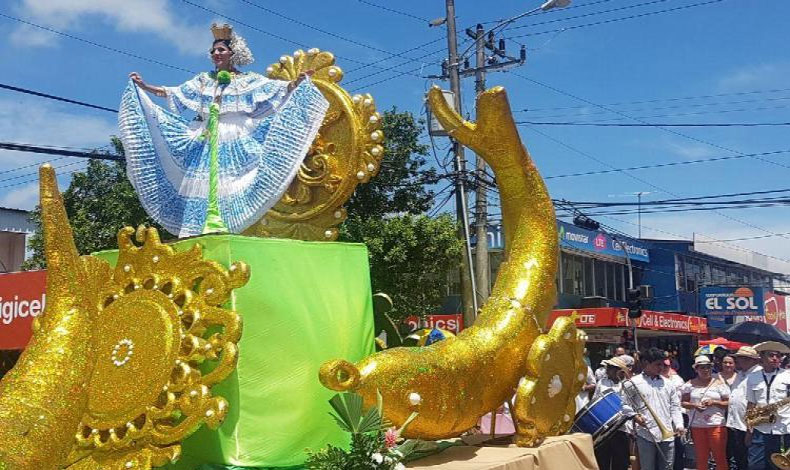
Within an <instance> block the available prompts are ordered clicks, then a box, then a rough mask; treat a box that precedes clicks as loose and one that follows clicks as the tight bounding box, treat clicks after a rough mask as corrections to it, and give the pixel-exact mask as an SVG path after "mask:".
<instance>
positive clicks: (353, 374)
mask: <svg viewBox="0 0 790 470" xmlns="http://www.w3.org/2000/svg"><path fill="white" fill-rule="evenodd" d="M212 30H213V31H214V36H215V42H214V46H212V56H213V58H214V60H215V65H216V64H217V60H218V59H217V58H216V57H218V56H221V54H228V53H227V51H225V50H224V49H228V50H230V51H231V52H230V54H231V55H233V54H234V53H239V52H240V51H242V50H244V49H246V45H244V44H243V40H242V39H240V37H238V36H237V35H235V33H233V32H232V30H231V29H230V27H228V26H227V25H222V26H220V27H217V26H216V25H215V27H213V28H212ZM222 44H225V45H226V46H227V47H226V48H223V47H221V45H222ZM239 57H240V59H241V60H239V61H238V63H239V64H244V63H246V64H249V63H250V62H251V55H250V56H249V57H247V55H246V53H245V54H240V56H239ZM221 58H222V57H220V59H221ZM223 71H225V70H219V71H217V72H216V73H207V74H201V75H199V76H197V77H195V78H194V79H193V80H191V81H190V82H187V83H185V84H184V85H182V86H180V87H172V88H166V87H152V86H150V85H147V84H145V83H144V82H142V79H140V78H139V76H137V77H133V79H132V81H131V82H130V84H129V87H128V88H127V90H126V92H125V93H124V97H123V101H122V112H121V117H120V126H121V134H122V138H123V140H124V145H125V148H126V152H127V169H128V170H127V171H128V173H129V177H130V180H131V181H132V183H133V185H134V186H135V188H136V190H137V191H138V195H139V196H140V199H141V202H142V203H143V206H144V207H145V208H146V210H147V212H148V213H149V215H151V217H152V218H154V219H155V220H157V221H158V222H160V223H161V224H162V226H164V227H165V228H166V229H167V230H168V231H170V232H172V233H174V234H175V235H179V236H181V237H182V238H181V239H179V240H177V241H175V242H173V243H170V244H163V243H161V241H160V239H159V235H158V233H157V231H156V230H154V229H151V228H148V229H145V228H138V229H134V228H124V229H122V230H121V231H120V232H119V234H118V243H119V245H118V250H113V251H107V252H100V253H95V254H93V255H90V256H82V257H80V256H78V253H77V251H76V248H75V245H74V241H73V239H72V232H71V228H70V226H69V222H68V220H67V217H66V211H65V208H64V206H63V203H62V199H61V197H60V193H59V191H58V188H57V181H56V179H55V174H54V170H53V169H52V168H51V167H49V166H44V167H42V168H41V171H40V177H41V178H40V193H41V209H42V221H43V229H44V240H45V252H46V257H47V264H48V270H49V283H48V287H47V298H48V300H49V301H48V304H47V306H46V310H45V313H44V314H43V315H42V316H41V317H40V318H38V319H37V320H36V322H35V324H34V336H33V339H32V341H31V343H30V345H29V346H28V348H27V349H26V350H25V352H24V353H23V355H22V357H21V358H20V360H19V362H18V363H17V365H16V367H15V368H14V369H13V370H12V371H11V372H9V374H8V375H7V376H6V377H4V378H3V380H2V382H0V469H2V470H34V469H35V470H49V469H52V470H54V469H62V468H68V469H72V470H99V469H105V470H123V469H132V468H135V469H138V468H139V469H149V468H152V467H157V466H164V465H174V466H175V467H174V468H179V469H197V468H212V469H216V468H235V467H241V468H270V467H275V468H276V467H290V468H300V466H301V465H302V464H303V463H304V462H305V460H306V459H308V456H310V458H311V459H314V458H315V456H316V455H318V454H320V453H321V452H322V449H324V450H326V451H327V452H329V451H332V452H345V451H344V450H343V449H345V448H347V447H348V445H349V432H350V433H351V434H352V437H353V436H354V435H355V434H354V433H357V434H356V435H357V436H359V435H361V434H364V431H365V430H367V431H370V432H373V434H374V435H375V436H376V439H379V438H381V442H386V443H387V445H388V446H389V448H396V447H395V446H398V448H402V449H403V450H404V451H406V450H407V449H406V447H400V446H406V444H407V443H408V446H410V448H409V450H415V449H423V450H428V452H427V453H434V454H435V455H433V456H430V457H427V458H426V459H424V460H416V461H414V462H411V463H409V464H408V465H409V466H411V467H414V468H420V465H422V463H426V465H428V464H430V465H433V466H432V467H431V468H462V467H459V466H458V465H465V466H464V467H463V468H481V469H482V468H499V467H495V466H492V464H491V462H493V461H494V460H496V459H497V457H496V456H494V454H496V455H499V453H502V452H504V454H503V455H505V454H506V455H505V456H504V457H502V458H503V459H510V460H511V461H514V462H515V461H519V462H523V465H522V464H518V465H521V466H518V467H513V468H533V467H534V465H535V464H536V462H538V464H540V462H541V461H542V462H543V463H542V464H541V465H547V466H549V467H553V466H554V465H566V466H568V468H595V463H594V459H593V458H592V444H591V441H590V439H589V436H567V437H551V436H560V435H562V434H564V433H566V432H567V431H568V430H569V429H570V428H571V425H572V424H573V420H574V413H575V404H574V397H575V395H576V393H577V391H578V390H579V389H580V387H581V385H582V384H583V383H584V380H585V376H586V371H587V366H586V365H585V363H584V362H583V359H582V353H583V348H584V334H583V332H581V331H577V330H576V328H575V326H574V323H573V320H572V319H570V318H563V319H560V320H558V321H556V322H555V323H554V325H553V326H552V328H551V330H550V331H543V330H542V327H541V325H545V319H546V316H547V315H548V313H549V312H550V310H551V307H552V305H553V302H554V299H555V286H554V277H555V272H556V263H557V261H556V257H557V253H558V250H557V243H558V241H557V234H556V227H555V223H554V212H553V207H552V203H551V199H550V198H549V195H548V192H547V191H546V187H545V185H544V183H543V181H542V179H541V178H540V175H539V174H538V171H537V169H536V168H535V166H534V164H533V162H532V161H531V159H530V157H529V154H528V153H527V151H526V149H525V147H524V146H523V144H522V142H521V140H520V138H519V135H518V132H517V128H516V126H515V123H514V121H513V117H512V114H511V111H510V106H509V104H508V100H507V96H506V93H505V91H504V89H502V88H499V87H498V88H494V89H492V90H489V91H487V92H485V93H482V94H481V95H480V96H479V97H478V100H477V122H476V123H470V122H466V121H464V120H463V119H462V118H461V117H460V116H458V115H457V113H455V111H453V110H452V109H450V108H449V107H448V106H447V103H446V102H445V101H444V99H443V98H442V96H441V92H440V91H439V90H438V89H433V90H431V91H430V92H429V95H428V99H429V103H430V106H431V108H432V110H433V112H434V113H435V115H436V117H437V119H438V120H439V122H440V123H441V124H442V126H443V127H444V128H445V129H446V130H447V131H448V133H449V134H450V135H451V136H452V137H453V138H455V139H457V140H458V141H459V142H461V143H462V144H463V145H465V146H468V147H469V148H471V149H472V150H474V151H475V152H476V153H478V154H479V155H480V156H481V157H482V158H483V159H485V160H486V162H487V163H488V164H489V165H490V166H491V168H492V170H493V171H494V173H495V176H496V181H497V184H498V185H499V188H500V192H501V199H502V204H503V207H502V212H503V225H504V227H505V232H506V235H505V236H506V238H507V240H508V243H507V246H508V247H509V251H508V254H507V260H506V262H505V263H504V264H503V267H502V268H501V269H500V272H499V274H498V277H497V280H496V284H495V287H494V290H493V292H492V295H491V297H490V299H489V300H488V302H487V303H486V304H485V306H484V307H483V308H482V310H481V312H480V314H479V316H478V318H477V320H476V322H475V324H474V325H473V326H471V327H469V328H467V329H466V330H464V331H462V332H461V333H460V334H458V335H457V336H451V335H448V337H446V338H445V339H443V340H441V341H438V342H435V343H434V344H430V345H429V346H424V347H416V348H405V347H402V348H392V349H387V350H384V351H380V352H378V353H374V331H373V314H372V296H371V290H370V278H369V267H368V261H367V251H366V249H365V247H364V246H363V245H359V244H347V243H338V242H335V241H334V240H335V239H336V237H337V234H338V231H337V227H338V225H339V224H340V223H342V222H343V220H344V218H345V216H346V213H345V211H344V209H343V205H344V204H345V203H346V201H347V200H348V198H349V197H350V196H351V195H352V194H353V191H354V189H355V187H356V186H357V185H358V184H359V183H365V182H367V181H369V180H370V178H372V177H374V176H375V174H376V173H377V171H378V170H379V167H380V165H381V161H382V158H383V157H384V154H383V153H384V151H383V146H382V142H383V141H384V139H385V138H386V136H384V135H383V133H382V131H381V129H380V125H381V123H380V120H381V117H380V115H379V114H378V113H377V112H376V109H375V103H374V101H373V98H372V97H371V96H369V95H355V96H350V95H349V94H348V93H347V92H346V91H345V90H344V89H343V88H342V87H341V86H340V82H341V81H342V78H343V72H342V70H341V69H340V68H339V67H338V66H336V65H335V61H334V57H333V56H332V54H331V53H328V52H322V51H319V50H317V49H311V50H309V51H296V52H295V53H294V54H293V55H291V56H288V55H285V56H282V57H280V60H279V61H278V62H277V63H275V64H272V65H271V66H269V67H268V68H266V76H267V77H268V79H264V78H263V77H262V76H260V75H257V74H250V73H241V72H238V71H233V72H230V73H227V74H223V73H222V72H223ZM149 93H150V94H153V95H158V94H161V95H163V96H164V97H166V98H167V99H168V103H169V105H170V107H171V109H170V110H169V111H168V110H166V109H164V108H160V107H158V106H157V105H155V104H154V103H153V102H152V100H151V98H150V97H149V96H148V95H149ZM182 111H191V112H193V113H195V114H196V115H197V117H196V118H195V119H193V120H189V119H186V118H184V117H183V116H181V115H179V112H182ZM294 155H296V156H298V158H294ZM242 324H243V327H242ZM336 391H340V392H344V393H342V394H340V395H336V393H335V392H336ZM514 393H515V402H514V403H511V405H510V406H512V408H513V414H514V415H515V418H516V431H517V433H516V436H515V443H516V444H517V445H518V446H519V447H492V446H485V445H482V444H480V442H474V443H472V444H473V445H470V442H469V441H464V442H463V443H462V442H460V441H447V439H452V438H456V437H458V436H461V435H463V434H465V433H467V432H468V431H469V430H470V429H471V428H473V427H474V426H475V424H476V423H477V422H478V420H479V419H480V417H481V416H483V415H484V414H486V413H489V412H491V411H492V410H495V409H497V408H498V407H500V406H501V405H502V404H503V403H508V402H511V397H512V396H513V395H514ZM365 410H367V411H365ZM330 411H332V412H333V413H334V418H333V416H332V414H330ZM360 413H361V414H360ZM338 415H340V416H338ZM354 416H363V418H362V419H361V421H360V420H357V421H355V420H354V419H352V418H353V417H354ZM365 420H367V421H365ZM371 421H372V422H373V423H374V424H375V426H373V427H370V426H371V423H370V422H371ZM340 423H342V425H341V426H338V424H340ZM365 426H368V427H365ZM384 428H386V429H389V430H390V431H388V432H387V433H385V432H384V431H385V429H384ZM403 439H409V440H408V441H403ZM439 440H444V441H442V442H443V444H442V445H438V444H436V441H439ZM448 442H454V443H453V444H447V443H448ZM390 444H391V445H390ZM462 444H463V445H462ZM481 445H482V446H481ZM445 447H450V448H449V449H447V450H445V451H444V452H439V451H440V450H442V449H444V448H445ZM327 449H328V450H327ZM332 449H336V451H333V450H332ZM480 455H485V456H488V457H485V458H483V460H486V461H487V462H488V464H483V463H479V462H478V463H476V459H477V457H478V456H480ZM379 457H381V461H379ZM431 459H434V461H431ZM435 459H439V460H442V459H444V460H443V462H444V463H445V464H447V465H449V466H447V467H436V465H440V464H439V463H437V462H438V461H436V460H435ZM371 462H372V463H371V465H372V466H371V467H370V468H382V469H383V468H396V467H395V465H396V462H395V461H393V460H389V461H387V460H385V459H384V457H382V456H381V454H379V453H377V452H376V453H374V454H371ZM421 462H422V463H421ZM429 462H430V463H429ZM453 462H456V463H455V464H454V463H453ZM461 462H463V463H461ZM386 465H389V467H387V466H386ZM397 465H402V464H401V463H399V462H398V463H397ZM485 465H488V466H485ZM365 468H368V467H365ZM502 468H504V467H502Z"/></svg>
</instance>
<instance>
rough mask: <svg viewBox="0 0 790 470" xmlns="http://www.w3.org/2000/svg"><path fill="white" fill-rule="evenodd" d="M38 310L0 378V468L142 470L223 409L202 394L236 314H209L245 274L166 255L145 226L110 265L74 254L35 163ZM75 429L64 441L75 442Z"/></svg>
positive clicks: (225, 362) (227, 362)
mask: <svg viewBox="0 0 790 470" xmlns="http://www.w3.org/2000/svg"><path fill="white" fill-rule="evenodd" d="M40 173H41V206H42V220H43V225H44V239H45V249H46V256H47V264H48V285H47V296H48V299H47V307H46V312H45V314H44V315H43V316H42V317H40V325H39V326H38V329H37V331H36V333H35V335H34V338H33V341H32V342H31V344H30V345H29V346H28V348H27V349H26V350H25V352H24V353H23V355H22V357H21V358H20V360H19V362H18V364H17V366H16V367H15V368H14V369H13V370H12V371H11V372H9V374H8V375H7V376H6V377H5V378H4V379H3V381H2V382H0V462H3V463H5V465H6V470H28V469H30V470H33V469H37V470H38V469H55V468H63V467H67V468H69V469H74V470H99V469H106V470H121V469H129V468H140V469H145V470H147V469H149V468H151V466H160V465H164V464H166V463H167V462H170V461H173V460H175V459H177V458H178V457H179V455H180V445H179V442H180V441H181V440H182V439H184V438H185V437H187V436H188V435H189V434H190V433H192V432H194V431H195V430H197V428H198V427H199V426H200V425H202V424H203V423H205V424H207V425H208V426H209V427H212V428H216V427H217V426H219V425H220V424H221V422H222V420H223V419H224V417H225V415H226V413H227V408H228V404H227V402H226V401H225V399H224V398H221V397H214V396H212V394H211V391H210V387H211V386H212V385H214V384H216V383H218V382H220V381H221V380H223V379H224V378H225V377H227V376H228V375H229V374H230V373H231V372H232V371H233V369H234V368H235V366H236V359H237V355H238V349H237V346H236V343H237V342H238V340H239V338H240V335H241V318H240V317H239V315H238V314H237V313H236V312H234V311H231V310H227V309H224V308H222V307H221V305H222V304H223V303H225V302H226V301H228V299H229V298H230V293H231V291H232V290H233V289H235V288H238V287H241V286H243V285H244V284H246V282H247V281H248V279H249V269H248V267H247V266H246V265H245V264H244V263H240V262H237V263H234V264H232V265H231V266H230V268H229V269H228V270H226V269H225V268H223V267H222V266H221V265H219V264H218V263H215V262H213V261H207V260H203V259H202V249H201V247H200V245H199V244H197V243H196V244H195V245H194V246H193V247H192V249H191V250H189V251H185V252H181V253H175V252H174V251H173V249H172V248H171V247H169V246H166V245H163V244H162V243H161V242H160V240H159V234H158V233H157V231H156V230H155V229H143V228H140V229H138V230H137V232H136V239H137V242H138V243H141V244H142V245H141V246H137V245H135V243H134V242H133V241H132V236H133V235H134V234H135V230H134V229H132V228H130V227H126V228H124V229H121V230H120V231H119V233H118V244H119V255H118V262H117V266H116V268H115V270H112V269H111V268H110V266H109V264H107V263H106V262H104V261H102V260H100V259H99V258H95V257H90V256H86V257H82V258H79V257H77V251H76V249H75V247H74V242H73V240H72V234H71V228H70V227H69V224H68V219H67V218H66V212H65V209H64V208H63V202H62V199H61V197H60V194H59V192H58V189H57V182H56V180H55V174H54V171H53V170H52V168H51V167H48V166H45V167H42V168H41V172H40ZM75 434H76V435H75Z"/></svg>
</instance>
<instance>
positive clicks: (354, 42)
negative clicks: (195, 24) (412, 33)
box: [238, 0, 410, 59]
mask: <svg viewBox="0 0 790 470" xmlns="http://www.w3.org/2000/svg"><path fill="white" fill-rule="evenodd" d="M238 1H240V2H242V3H245V4H247V5H250V6H252V7H255V8H257V9H259V10H262V11H265V12H267V13H270V14H272V15H274V16H277V17H279V18H283V19H285V20H288V21H291V22H293V23H296V24H298V25H300V26H304V27H305V28H309V29H312V30H314V31H318V32H319V33H322V34H326V35H327V36H330V37H333V38H335V39H340V40H341V41H345V42H348V43H350V44H354V45H355V46H360V47H364V48H365V49H370V50H374V51H377V52H383V53H385V54H388V55H389V56H390V57H401V58H403V59H410V58H409V57H406V56H404V55H402V53H398V52H390V51H386V50H384V49H380V48H378V47H376V46H373V45H371V44H366V43H363V42H359V41H356V40H354V39H351V38H348V37H346V36H343V35H340V34H336V33H333V32H331V31H327V30H325V29H321V28H319V27H317V26H314V25H311V24H308V23H305V22H303V21H300V20H297V19H296V18H291V17H290V16H286V15H284V14H282V13H279V12H277V11H274V10H272V9H271V8H267V7H264V6H262V5H258V4H257V3H253V2H251V1H250V0H238Z"/></svg>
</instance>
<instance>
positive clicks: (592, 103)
mask: <svg viewBox="0 0 790 470" xmlns="http://www.w3.org/2000/svg"><path fill="white" fill-rule="evenodd" d="M714 1H724V0H714ZM513 74H514V75H515V76H517V77H520V78H522V79H524V80H526V81H528V82H530V83H534V84H536V85H539V86H541V87H543V88H547V89H549V90H552V91H554V92H555V93H559V94H562V95H565V96H568V97H570V98H573V99H575V100H578V101H581V102H584V103H587V104H589V105H592V106H595V107H597V108H601V109H605V110H608V111H610V112H613V113H615V114H619V115H620V116H622V117H624V118H627V119H632V120H634V121H637V122H641V123H642V124H649V123H647V122H645V121H643V120H642V119H641V118H638V117H634V116H631V115H628V114H625V113H624V112H622V111H618V110H614V109H612V108H609V107H607V106H604V105H601V104H597V103H595V102H593V101H590V100H588V99H585V98H581V97H579V96H576V95H574V94H572V93H568V92H567V91H563V90H560V89H559V88H556V87H553V86H551V85H548V84H545V83H543V82H539V81H537V80H534V79H532V78H529V77H526V76H524V75H521V74H519V73H516V72H514V73H513ZM655 128H656V129H661V130H662V131H664V132H668V133H670V134H673V135H676V136H678V137H683V138H685V139H688V140H693V141H694V142H698V143H701V144H705V145H709V146H711V147H715V148H718V149H720V150H725V151H727V152H732V153H736V154H738V155H746V154H745V153H743V152H740V151H738V150H733V149H731V148H727V147H724V146H723V145H719V144H714V143H713V142H709V141H707V140H704V139H700V138H697V137H694V136H690V135H688V134H684V133H682V132H678V131H676V130H673V129H669V128H666V127H660V126H655ZM750 158H754V159H755V160H759V161H761V162H765V163H770V164H772V165H776V166H779V167H782V168H790V167H788V166H787V165H783V164H781V163H777V162H774V161H771V160H767V159H765V158H761V157H757V156H752V157H750Z"/></svg>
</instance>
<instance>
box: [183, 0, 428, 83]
mask: <svg viewBox="0 0 790 470" xmlns="http://www.w3.org/2000/svg"><path fill="white" fill-rule="evenodd" d="M181 1H182V2H184V3H186V4H187V5H191V6H193V7H195V8H198V9H200V10H203V11H205V12H208V13H211V14H212V15H216V16H219V17H221V18H225V19H226V20H229V21H231V22H233V23H236V24H239V25H242V26H244V27H246V28H249V29H251V30H253V31H257V32H259V33H261V34H264V35H266V36H270V37H273V38H275V39H279V40H280V41H284V42H287V43H290V44H293V45H295V46H298V47H302V48H305V49H307V48H309V47H310V46H309V45H307V44H304V43H300V42H298V41H294V40H292V39H289V38H286V37H284V36H280V35H278V34H274V33H272V32H271V31H266V30H264V29H261V28H258V27H257V26H253V25H251V24H249V23H245V22H243V21H241V20H239V19H237V18H233V17H231V16H228V15H226V14H224V13H220V12H218V11H217V10H213V9H211V8H207V7H204V6H203V5H198V4H196V3H193V2H191V1H189V0H181ZM335 57H337V58H339V59H343V60H346V61H348V62H352V63H355V64H362V65H370V66H372V67H376V68H382V67H378V66H375V65H371V64H370V63H367V62H362V61H359V60H356V59H352V58H350V57H344V56H340V55H335ZM406 73H411V72H406ZM418 77H419V75H418ZM419 78H422V77H419Z"/></svg>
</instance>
